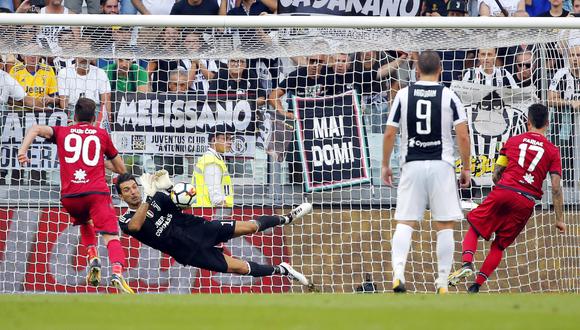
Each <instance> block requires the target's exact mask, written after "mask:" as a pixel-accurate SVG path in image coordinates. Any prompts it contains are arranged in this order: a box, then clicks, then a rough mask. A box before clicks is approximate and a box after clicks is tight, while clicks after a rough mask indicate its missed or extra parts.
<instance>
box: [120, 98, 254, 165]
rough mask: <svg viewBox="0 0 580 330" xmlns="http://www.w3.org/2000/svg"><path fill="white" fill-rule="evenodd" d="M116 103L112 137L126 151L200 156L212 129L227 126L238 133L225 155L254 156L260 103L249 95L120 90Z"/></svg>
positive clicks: (206, 145) (235, 133) (161, 154)
mask: <svg viewBox="0 0 580 330" xmlns="http://www.w3.org/2000/svg"><path fill="white" fill-rule="evenodd" d="M112 104H113V105H114V109H113V114H114V118H115V119H114V121H113V127H112V130H113V133H112V138H113V143H114V144H115V146H116V147H117V149H118V150H119V152H121V153H137V154H155V155H158V156H175V155H187V156H192V155H200V154H203V153H204V152H205V151H206V150H207V147H208V140H207V137H208V132H209V131H210V130H211V129H213V128H214V127H215V126H216V125H226V126H228V128H229V130H230V131H231V132H233V135H234V137H233V140H232V150H231V152H230V153H227V154H226V155H229V156H243V157H252V158H253V157H254V155H255V150H256V135H255V129H256V116H255V114H256V103H255V102H254V101H253V100H250V99H246V98H245V97H244V95H235V96H229V95H217V96H214V97H205V96H199V95H187V94H186V95H165V94H144V93H117V94H116V95H114V96H113V102H112Z"/></svg>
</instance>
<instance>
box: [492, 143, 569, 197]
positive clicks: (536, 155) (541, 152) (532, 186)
mask: <svg viewBox="0 0 580 330" xmlns="http://www.w3.org/2000/svg"><path fill="white" fill-rule="evenodd" d="M497 164H498V165H501V166H505V167H506V169H505V171H504V172H503V174H502V176H501V179H500V180H499V182H498V183H497V185H498V186H499V187H502V188H505V189H509V190H513V191H517V192H520V193H523V194H525V195H528V196H531V197H534V198H536V199H541V198H542V194H543V192H542V183H543V181H544V179H545V178H546V175H547V174H548V172H549V173H551V174H558V175H559V176H562V161H561V159H560V151H559V150H558V148H556V146H554V145H553V144H552V143H551V142H550V141H548V139H546V137H545V136H543V135H542V134H539V133H534V132H527V133H524V134H520V135H516V136H513V137H511V138H510V139H509V140H507V142H506V143H505V144H504V146H503V148H502V149H501V151H500V156H499V158H498V160H497Z"/></svg>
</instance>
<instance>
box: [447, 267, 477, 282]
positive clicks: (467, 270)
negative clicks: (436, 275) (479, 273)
mask: <svg viewBox="0 0 580 330" xmlns="http://www.w3.org/2000/svg"><path fill="white" fill-rule="evenodd" d="M473 272H474V270H473V264H472V263H471V262H466V263H464V264H463V266H461V268H459V269H458V270H456V271H454V272H453V273H451V275H449V277H448V278H447V279H448V281H449V285H451V286H456V285H457V284H459V282H460V281H461V280H462V279H464V278H466V277H469V276H471V275H473Z"/></svg>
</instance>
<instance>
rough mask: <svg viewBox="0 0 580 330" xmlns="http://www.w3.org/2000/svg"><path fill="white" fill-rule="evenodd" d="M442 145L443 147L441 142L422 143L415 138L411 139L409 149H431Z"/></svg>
mask: <svg viewBox="0 0 580 330" xmlns="http://www.w3.org/2000/svg"><path fill="white" fill-rule="evenodd" d="M440 145H441V140H435V141H420V140H417V139H416V138H414V137H412V138H410V139H409V148H415V147H417V148H430V147H435V146H440Z"/></svg>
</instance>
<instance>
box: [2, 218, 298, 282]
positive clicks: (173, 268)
mask: <svg viewBox="0 0 580 330" xmlns="http://www.w3.org/2000/svg"><path fill="white" fill-rule="evenodd" d="M116 211H117V214H118V215H119V214H122V213H123V212H124V211H125V209H121V208H117V209H116ZM195 212H196V214H198V215H202V212H205V213H203V215H204V216H206V217H208V218H209V217H211V214H210V213H209V212H211V211H210V210H204V211H201V210H196V211H195ZM266 214H271V210H266V209H261V208H249V207H244V208H243V209H241V208H237V209H234V212H233V216H232V218H233V219H234V220H238V221H240V220H250V219H252V218H254V217H256V216H259V215H266ZM282 235H283V232H282V229H281V228H280V227H278V228H273V230H271V231H270V230H269V231H267V232H262V233H259V234H255V235H252V236H248V237H238V238H235V239H233V240H230V241H229V242H228V243H226V244H225V246H224V247H225V249H224V251H225V252H226V253H228V254H230V253H231V254H232V255H234V256H237V257H240V258H245V259H251V260H254V261H256V262H261V263H271V264H279V263H280V262H283V261H285V262H288V261H289V260H290V257H291V256H290V254H291V250H290V249H289V248H287V247H284V241H283V238H282ZM121 244H122V245H123V247H124V249H125V253H126V255H127V263H128V268H127V272H126V276H127V280H128V282H129V285H130V286H131V287H132V288H134V289H136V291H137V292H152V293H157V292H165V293H234V292H236V293H238V292H256V293H262V292H263V293H270V292H285V291H289V290H290V286H291V283H290V282H289V280H288V279H287V278H286V277H281V276H271V277H264V278H254V277H251V276H237V275H231V274H221V273H214V272H210V271H206V270H201V269H197V268H194V267H186V266H183V265H180V264H178V263H177V262H175V261H174V260H173V259H172V258H170V257H168V256H167V255H164V254H162V253H160V252H159V251H157V250H154V249H151V248H149V247H147V246H145V245H143V244H140V243H139V242H138V241H137V240H135V239H133V238H129V237H128V236H126V235H123V236H122V238H121ZM99 255H101V256H106V255H107V250H106V248H105V245H104V243H103V241H101V242H100V244H99ZM101 261H102V262H103V277H104V279H108V277H109V275H110V273H109V271H110V265H109V263H108V258H106V257H103V258H102V259H101ZM86 269H87V263H86V251H85V248H84V247H83V246H82V245H80V244H79V229H78V227H74V226H71V224H70V219H69V215H68V214H67V213H66V212H64V211H63V210H62V209H60V208H56V207H53V208H34V209H32V208H30V209H28V208H19V209H14V208H12V209H6V208H0V293H1V292H76V293H84V292H96V291H100V292H104V291H107V290H112V291H114V289H110V288H107V286H106V285H102V286H101V287H99V288H98V289H96V288H94V287H91V286H87V285H86V280H85V276H86Z"/></svg>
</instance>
